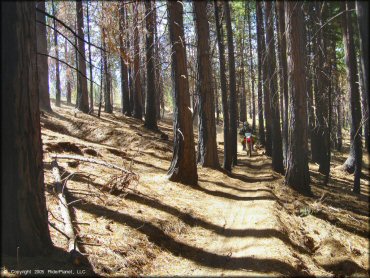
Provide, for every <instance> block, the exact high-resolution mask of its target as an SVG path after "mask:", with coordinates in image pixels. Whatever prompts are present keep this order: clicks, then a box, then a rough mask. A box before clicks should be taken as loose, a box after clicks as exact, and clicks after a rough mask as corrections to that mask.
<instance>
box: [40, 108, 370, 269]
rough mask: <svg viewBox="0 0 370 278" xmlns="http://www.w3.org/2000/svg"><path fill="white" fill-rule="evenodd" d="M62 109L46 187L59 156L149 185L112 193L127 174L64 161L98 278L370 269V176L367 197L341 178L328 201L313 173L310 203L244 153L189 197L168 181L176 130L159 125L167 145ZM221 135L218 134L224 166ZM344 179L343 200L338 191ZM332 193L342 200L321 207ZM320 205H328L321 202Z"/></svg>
mask: <svg viewBox="0 0 370 278" xmlns="http://www.w3.org/2000/svg"><path fill="white" fill-rule="evenodd" d="M54 110H55V111H56V112H57V114H47V115H46V116H45V117H43V118H42V135H43V145H44V152H45V156H44V163H45V181H46V184H47V187H50V184H51V183H52V175H51V173H50V171H49V170H50V169H49V166H48V165H49V162H50V158H49V157H48V155H49V154H50V153H70V154H79V155H84V156H86V157H92V158H94V157H97V158H99V159H102V160H105V161H107V162H110V163H115V164H118V165H122V166H123V167H127V168H128V167H132V170H133V171H135V172H136V173H138V174H139V175H140V180H139V183H138V184H132V185H130V186H129V187H128V188H127V187H126V188H124V190H123V191H122V192H120V191H119V190H118V192H113V193H112V192H108V191H107V190H105V189H104V188H107V186H111V185H112V181H114V180H115V179H116V178H117V177H118V176H117V172H116V171H114V170H111V169H106V168H104V167H101V166H98V165H91V164H86V163H72V161H69V162H68V161H60V166H61V167H62V169H61V170H62V173H64V177H66V176H68V175H70V174H71V173H76V174H75V175H73V176H71V178H70V179H69V181H68V189H69V190H70V200H71V201H73V200H80V201H77V202H76V203H75V204H74V207H75V208H74V218H75V222H76V223H81V224H78V225H76V232H77V234H78V235H79V237H80V239H81V241H82V242H85V243H87V245H84V246H83V247H84V252H85V253H86V254H88V257H89V261H90V263H91V265H92V267H93V269H94V271H95V272H96V273H98V274H101V275H114V274H115V275H133V276H137V275H167V276H173V275H186V276H191V275H196V276H208V275H211V276H216V275H217V276H219V275H224V276H231V275H242V276H259V275H261V276H266V275H268V276H270V275H277V276H281V275H284V276H287V275H316V276H327V275H330V274H335V275H343V274H344V275H352V274H362V275H363V274H364V273H365V274H366V272H367V271H368V269H369V263H368V258H369V253H368V249H369V248H368V240H367V236H366V235H367V234H368V232H369V231H368V227H367V225H366V223H368V220H369V217H368V215H369V212H368V197H367V196H368V192H369V187H368V185H367V183H366V181H367V180H366V178H368V173H367V174H366V175H367V176H365V179H364V181H362V186H363V188H362V190H363V192H366V193H365V195H361V196H357V195H353V194H351V193H350V190H349V186H350V181H348V182H347V180H346V178H345V177H342V176H339V175H336V176H335V177H333V178H332V180H331V183H330V184H329V186H330V190H329V191H328V188H322V186H321V185H320V183H319V181H318V180H319V179H320V177H319V176H317V172H316V170H315V166H314V165H310V169H311V168H312V169H314V170H313V172H312V177H313V182H312V188H313V191H314V194H315V197H314V198H309V197H307V198H306V197H302V196H301V195H299V194H297V193H295V192H294V191H292V190H290V189H289V188H287V187H285V186H284V185H283V184H282V182H283V177H282V176H280V175H278V174H276V173H274V172H273V171H272V170H271V160H270V159H269V158H267V157H266V156H265V155H263V150H262V149H259V150H257V152H256V153H255V154H254V156H253V157H251V158H250V157H247V155H246V152H245V151H242V150H241V145H240V144H239V146H238V155H239V156H238V158H239V165H238V166H236V167H234V168H233V171H232V173H224V172H222V171H217V170H211V169H207V168H201V167H199V168H198V175H199V183H198V186H197V187H189V186H186V185H183V184H180V183H173V182H170V181H168V179H167V177H166V172H167V169H168V168H169V165H170V161H171V153H172V138H173V137H172V122H171V120H169V119H168V120H165V121H161V122H160V123H159V127H160V129H161V130H162V131H163V132H165V133H166V134H168V135H169V140H161V139H160V135H159V134H156V133H152V132H149V131H147V130H146V129H145V128H144V127H143V126H142V122H140V121H138V120H135V119H132V118H127V117H124V116H121V115H120V114H119V113H115V114H113V115H108V114H105V113H103V114H102V118H101V119H98V118H96V117H93V116H88V115H83V114H80V113H79V114H78V115H77V117H75V116H74V112H73V108H71V107H68V106H64V107H63V108H62V109H60V108H56V107H54ZM195 131H196V129H195ZM221 131H222V129H221V127H219V128H218V135H217V141H218V151H219V158H220V161H222V155H223V154H222V150H223V145H222V143H223V138H222V133H221ZM195 140H197V138H196V136H195ZM339 178H340V180H341V183H340V186H341V188H338V190H341V191H338V190H337V188H336V186H337V182H336V181H337V179H339ZM323 192H330V194H332V195H330V196H329V195H328V198H326V197H325V198H320V197H321V195H322V194H323ZM343 192H345V193H343ZM46 197H47V205H48V210H49V211H50V214H49V220H50V221H51V222H53V223H54V225H55V226H56V227H58V228H59V229H63V224H61V223H60V222H59V221H57V219H58V218H60V215H59V212H58V205H57V201H56V200H55V198H54V197H53V196H52V193H47V195H46ZM319 199H320V200H321V199H325V202H327V203H325V204H324V203H323V202H321V201H320V202H319V203H317V200H319ZM326 200H327V201H326ZM313 205H315V206H316V207H317V205H320V207H319V209H318V210H317V211H318V212H317V213H313V212H310V211H309V213H308V214H307V215H305V216H304V217H302V216H300V215H298V214H297V211H298V212H300V210H301V209H302V208H305V209H306V208H307V207H308V208H312V207H313ZM329 205H330V206H331V208H330V209H329V208H328V206H329ZM347 205H348V206H347ZM341 206H342V207H341ZM332 208H334V209H335V210H336V211H335V213H334V214H333V211H332ZM343 212H344V213H343ZM350 217H351V218H350ZM352 219H355V221H353V220H352ZM50 231H51V235H52V240H53V242H54V244H55V245H56V246H59V247H61V248H64V246H65V239H64V238H63V236H61V235H60V233H58V232H57V231H55V230H54V229H51V230H50Z"/></svg>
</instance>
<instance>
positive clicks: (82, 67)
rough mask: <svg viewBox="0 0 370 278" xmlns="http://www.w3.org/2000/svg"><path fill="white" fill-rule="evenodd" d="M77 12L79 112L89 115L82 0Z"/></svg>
mask: <svg viewBox="0 0 370 278" xmlns="http://www.w3.org/2000/svg"><path fill="white" fill-rule="evenodd" d="M76 11H77V32H78V36H79V38H78V51H79V52H80V53H79V54H78V70H79V71H80V73H79V74H78V75H79V77H78V78H79V80H80V90H81V91H80V95H79V96H78V99H77V100H78V101H77V108H78V110H80V111H82V112H84V113H88V112H89V97H88V93H87V79H86V56H85V42H84V41H83V40H82V39H80V38H83V37H84V31H83V30H84V16H83V8H82V2H81V0H77V1H76Z"/></svg>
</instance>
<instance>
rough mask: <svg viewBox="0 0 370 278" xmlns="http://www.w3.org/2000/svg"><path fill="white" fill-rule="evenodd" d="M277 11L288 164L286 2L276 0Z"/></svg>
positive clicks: (283, 119) (285, 146)
mask: <svg viewBox="0 0 370 278" xmlns="http://www.w3.org/2000/svg"><path fill="white" fill-rule="evenodd" d="M276 11H277V13H276V14H277V18H278V40H279V41H280V47H281V51H280V52H279V58H280V61H281V65H280V67H281V79H280V83H281V85H280V94H281V95H283V100H284V109H283V111H282V112H283V113H282V115H283V118H282V122H283V125H282V126H283V130H282V138H283V154H284V155H283V156H284V161H285V162H284V164H285V165H286V157H287V150H288V146H287V144H288V107H289V106H288V101H289V100H288V76H287V57H286V37H285V18H284V2H283V1H276ZM303 27H304V25H303Z"/></svg>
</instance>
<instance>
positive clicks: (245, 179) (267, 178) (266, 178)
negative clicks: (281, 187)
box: [227, 173, 278, 183]
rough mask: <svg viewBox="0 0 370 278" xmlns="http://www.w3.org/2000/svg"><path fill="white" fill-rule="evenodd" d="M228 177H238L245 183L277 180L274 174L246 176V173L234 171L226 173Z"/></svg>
mask: <svg viewBox="0 0 370 278" xmlns="http://www.w3.org/2000/svg"><path fill="white" fill-rule="evenodd" d="M227 175H228V176H229V177H230V178H234V179H239V180H241V181H243V182H247V183H254V182H264V181H274V180H277V179H278V177H276V176H274V175H269V176H263V177H261V176H256V177H248V176H246V175H241V174H236V173H228V174H227Z"/></svg>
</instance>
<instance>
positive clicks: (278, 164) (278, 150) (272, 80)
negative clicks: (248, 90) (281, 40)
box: [265, 1, 284, 174]
mask: <svg viewBox="0 0 370 278" xmlns="http://www.w3.org/2000/svg"><path fill="white" fill-rule="evenodd" d="M265 11H266V12H265V15H266V17H265V26H266V45H267V47H268V48H267V49H266V54H267V63H268V68H267V76H268V80H269V82H268V86H269V91H270V108H271V116H272V121H271V124H272V125H271V131H272V168H273V169H274V171H276V172H278V173H281V174H284V162H283V150H282V142H281V130H280V113H279V94H278V90H277V77H276V74H275V72H276V58H275V57H276V55H275V39H274V35H273V14H272V12H273V9H272V5H271V2H269V1H267V2H265Z"/></svg>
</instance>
